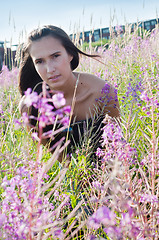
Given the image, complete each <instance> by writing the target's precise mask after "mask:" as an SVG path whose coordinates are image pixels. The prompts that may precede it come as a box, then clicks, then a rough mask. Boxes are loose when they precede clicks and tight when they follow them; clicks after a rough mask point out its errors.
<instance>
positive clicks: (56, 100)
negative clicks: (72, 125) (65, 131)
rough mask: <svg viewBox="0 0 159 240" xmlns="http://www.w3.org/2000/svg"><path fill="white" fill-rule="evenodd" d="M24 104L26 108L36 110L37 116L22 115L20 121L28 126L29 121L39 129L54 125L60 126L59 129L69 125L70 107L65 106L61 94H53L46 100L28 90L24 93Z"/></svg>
mask: <svg viewBox="0 0 159 240" xmlns="http://www.w3.org/2000/svg"><path fill="white" fill-rule="evenodd" d="M24 104H26V106H27V107H31V106H33V107H34V108H35V109H37V110H38V116H36V117H35V116H28V115H27V113H23V115H22V119H23V121H24V123H25V124H28V123H29V120H31V119H35V120H36V121H37V122H38V125H39V128H41V129H42V128H45V127H46V126H48V125H54V124H58V125H61V127H62V126H66V127H67V126H68V125H69V114H70V112H71V107H70V106H65V104H66V100H65V98H64V95H63V93H60V92H59V93H55V94H54V95H53V96H52V97H51V96H50V97H47V98H46V97H43V96H42V94H40V95H38V94H37V93H36V92H32V90H31V89H30V88H29V89H27V91H25V100H24Z"/></svg>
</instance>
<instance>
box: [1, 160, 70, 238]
mask: <svg viewBox="0 0 159 240" xmlns="http://www.w3.org/2000/svg"><path fill="white" fill-rule="evenodd" d="M41 171H42V169H41V166H40V163H39V164H38V165H36V163H35V162H31V161H30V162H29V168H28V167H26V166H22V167H19V168H18V169H17V171H16V173H15V176H14V177H12V178H11V179H7V177H4V178H3V182H2V187H3V189H4V192H3V201H2V204H1V211H0V213H1V214H0V229H1V230H2V229H3V231H0V232H1V234H0V236H1V238H2V239H19V240H21V239H29V238H30V239H34V236H35V234H36V235H38V234H39V233H40V232H41V230H42V229H43V231H42V232H41V233H44V235H45V229H47V230H48V229H49V225H51V226H52V227H51V233H52V236H54V239H60V237H62V236H63V232H62V230H61V226H60V225H59V217H58V219H56V215H57V216H58V214H57V212H56V209H55V208H54V206H53V205H52V203H50V202H49V199H48V198H47V195H45V194H43V193H42V192H39V190H38V189H39V187H38V186H40V185H41V186H43V185H44V177H45V176H46V174H44V175H42V176H41V179H39V176H40V174H41ZM35 173H36V174H35ZM65 198H66V196H65ZM67 202H69V197H68V196H67ZM67 202H66V201H65V202H64V204H63V205H62V209H63V208H64V207H65V206H67ZM60 210H61V209H58V212H59V211H60ZM47 232H48V231H47Z"/></svg>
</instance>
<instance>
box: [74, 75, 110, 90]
mask: <svg viewBox="0 0 159 240" xmlns="http://www.w3.org/2000/svg"><path fill="white" fill-rule="evenodd" d="M78 74H80V78H79V79H80V81H81V82H83V83H84V84H86V85H89V86H91V87H94V88H95V89H96V90H97V89H101V88H102V87H104V85H105V84H106V81H105V80H103V79H101V78H99V77H97V76H96V75H94V74H91V73H84V72H78Z"/></svg>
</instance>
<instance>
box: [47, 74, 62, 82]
mask: <svg viewBox="0 0 159 240" xmlns="http://www.w3.org/2000/svg"><path fill="white" fill-rule="evenodd" d="M59 77H60V75H55V76H51V77H49V78H48V80H49V81H50V82H54V81H57V80H58V79H59Z"/></svg>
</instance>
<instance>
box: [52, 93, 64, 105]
mask: <svg viewBox="0 0 159 240" xmlns="http://www.w3.org/2000/svg"><path fill="white" fill-rule="evenodd" d="M52 99H53V103H54V106H55V107H56V108H60V107H62V106H64V105H65V104H66V100H65V98H64V95H63V93H57V94H54V95H53V97H52Z"/></svg>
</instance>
